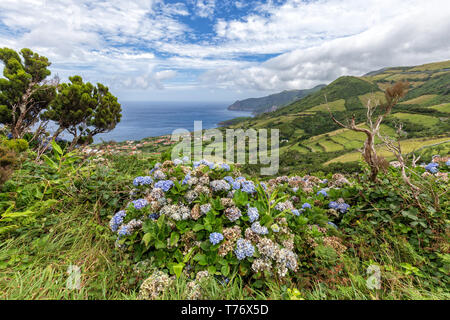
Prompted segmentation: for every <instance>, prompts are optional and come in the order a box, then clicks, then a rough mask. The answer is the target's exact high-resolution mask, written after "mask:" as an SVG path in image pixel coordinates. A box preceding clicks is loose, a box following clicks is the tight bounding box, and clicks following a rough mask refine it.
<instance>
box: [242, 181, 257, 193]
mask: <svg viewBox="0 0 450 320" xmlns="http://www.w3.org/2000/svg"><path fill="white" fill-rule="evenodd" d="M242 191H243V192H245V193H255V192H256V189H255V185H254V184H253V182H252V181H243V182H242Z"/></svg>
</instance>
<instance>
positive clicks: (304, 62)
mask: <svg viewBox="0 0 450 320" xmlns="http://www.w3.org/2000/svg"><path fill="white" fill-rule="evenodd" d="M448 16H450V3H449V2H448V1H446V0H427V1H423V0H403V1H392V0H365V1H360V0H346V1H342V0H315V1H303V0H302V1H301V0H286V1H276V0H267V1H266V0H259V1H231V0H227V1H225V0H224V1H217V2H216V1H214V0H189V1H179V2H174V1H170V2H169V1H164V0H137V1H122V0H108V1H103V0H102V1H100V0H96V1H93V0H51V1H50V0H22V1H16V0H1V1H0V46H2V47H3V46H8V47H12V48H15V49H21V48H23V47H30V48H31V49H33V50H34V51H36V52H38V53H39V54H42V55H45V56H47V57H48V58H49V59H50V61H52V63H53V65H52V67H51V68H52V72H53V73H56V74H59V75H60V76H61V78H64V77H66V76H68V75H73V74H80V75H81V76H83V78H85V79H86V80H89V81H92V82H103V83H105V84H107V85H108V84H110V85H113V86H115V87H117V88H119V89H121V88H122V89H123V90H128V89H130V88H132V89H135V88H141V90H147V89H158V88H159V89H163V88H170V89H171V90H175V88H176V87H177V86H179V87H180V90H181V88H183V90H184V89H185V88H187V87H189V88H191V87H193V86H196V88H197V89H196V90H197V91H198V92H202V91H203V90H204V89H205V88H208V89H211V90H214V89H215V88H218V89H220V90H222V89H223V90H229V92H230V95H234V94H235V93H236V92H237V91H243V90H260V91H264V92H275V91H278V90H284V89H290V88H308V87H312V86H314V85H316V84H318V83H326V82H329V81H332V80H334V79H335V78H336V77H339V76H341V75H344V74H351V75H361V74H364V73H366V72H368V71H371V70H375V69H379V68H381V67H385V66H396V65H415V64H422V63H426V62H432V61H438V60H444V59H449V56H448V52H450V48H449V42H448V41H445V40H446V39H447V38H448V30H450V25H449V21H450V20H449V19H448ZM195 17H202V18H207V19H209V21H206V20H202V19H195ZM223 90H222V91H221V92H224V91H223Z"/></svg>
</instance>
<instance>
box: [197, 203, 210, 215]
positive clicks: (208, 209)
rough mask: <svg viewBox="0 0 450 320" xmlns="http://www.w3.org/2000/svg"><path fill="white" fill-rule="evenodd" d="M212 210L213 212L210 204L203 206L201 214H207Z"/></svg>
mask: <svg viewBox="0 0 450 320" xmlns="http://www.w3.org/2000/svg"><path fill="white" fill-rule="evenodd" d="M210 210H211V204H210V203H207V204H202V205H201V206H200V213H201V214H202V215H204V214H207V213H208V212H209V211H210Z"/></svg>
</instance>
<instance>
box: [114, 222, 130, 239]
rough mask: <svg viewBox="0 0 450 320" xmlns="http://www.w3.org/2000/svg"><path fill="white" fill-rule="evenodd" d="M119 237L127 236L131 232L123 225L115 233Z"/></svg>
mask: <svg viewBox="0 0 450 320" xmlns="http://www.w3.org/2000/svg"><path fill="white" fill-rule="evenodd" d="M117 234H118V235H119V237H123V236H128V235H130V234H131V230H130V228H129V227H128V225H126V224H124V225H122V226H121V227H120V229H119V231H117Z"/></svg>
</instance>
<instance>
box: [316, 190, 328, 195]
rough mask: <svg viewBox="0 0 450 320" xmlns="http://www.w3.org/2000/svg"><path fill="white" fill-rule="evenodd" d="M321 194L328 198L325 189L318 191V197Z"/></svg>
mask: <svg viewBox="0 0 450 320" xmlns="http://www.w3.org/2000/svg"><path fill="white" fill-rule="evenodd" d="M319 194H321V195H323V196H324V197H328V193H327V191H326V190H325V189H322V190H319V191H317V195H319Z"/></svg>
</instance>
